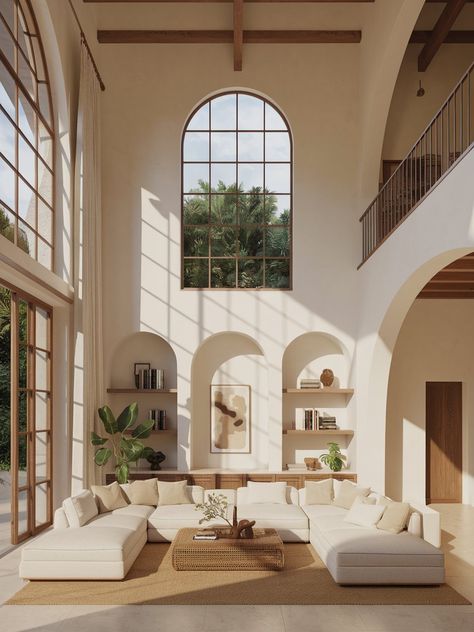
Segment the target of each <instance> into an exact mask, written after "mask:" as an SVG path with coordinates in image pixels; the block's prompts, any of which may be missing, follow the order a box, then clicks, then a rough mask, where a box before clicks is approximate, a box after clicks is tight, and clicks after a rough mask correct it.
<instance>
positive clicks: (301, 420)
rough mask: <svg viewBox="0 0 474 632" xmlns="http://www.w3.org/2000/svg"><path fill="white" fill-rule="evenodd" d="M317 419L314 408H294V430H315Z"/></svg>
mask: <svg viewBox="0 0 474 632" xmlns="http://www.w3.org/2000/svg"><path fill="white" fill-rule="evenodd" d="M318 417H319V413H318V411H317V410H316V408H295V430H316V429H317V427H318Z"/></svg>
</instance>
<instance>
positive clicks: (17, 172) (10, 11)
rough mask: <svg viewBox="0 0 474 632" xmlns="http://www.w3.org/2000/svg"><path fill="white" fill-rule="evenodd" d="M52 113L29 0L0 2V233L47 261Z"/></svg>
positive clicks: (50, 242) (50, 238)
mask: <svg viewBox="0 0 474 632" xmlns="http://www.w3.org/2000/svg"><path fill="white" fill-rule="evenodd" d="M53 139H54V128H53V117H52V105H51V93H50V87H49V80H48V72H47V69H46V62H45V58H44V51H43V46H42V43H41V38H40V34H39V30H38V25H37V23H36V19H35V16H34V13H33V10H32V7H31V3H30V0H3V1H2V2H1V3H0V233H1V234H2V235H4V236H5V237H7V238H8V239H10V240H11V241H12V242H13V243H14V244H16V245H17V246H18V247H19V248H21V249H22V250H24V251H25V252H27V253H28V254H29V255H30V256H31V257H33V258H34V259H36V260H37V261H39V263H41V264H42V265H44V266H45V267H46V268H48V269H52V267H53V233H54V229H53V226H54V221H53V208H54V193H53V192H54V159H53V153H54V152H53Z"/></svg>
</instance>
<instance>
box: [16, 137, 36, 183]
mask: <svg viewBox="0 0 474 632" xmlns="http://www.w3.org/2000/svg"><path fill="white" fill-rule="evenodd" d="M18 170H19V171H20V173H21V175H22V176H23V177H24V178H25V179H26V180H28V182H29V183H30V184H31V186H32V187H34V186H35V173H36V156H35V152H34V150H33V149H32V148H31V146H30V145H29V144H28V143H27V142H26V140H24V138H23V136H19V138H18Z"/></svg>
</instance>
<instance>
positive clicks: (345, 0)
mask: <svg viewBox="0 0 474 632" xmlns="http://www.w3.org/2000/svg"><path fill="white" fill-rule="evenodd" d="M233 1H234V0H83V2H85V3H86V4H142V3H150V4H151V3H155V4H158V3H163V2H166V3H168V4H182V3H184V2H186V3H197V4H199V3H219V4H220V3H225V2H228V3H230V2H233ZM470 1H472V2H474V0H470ZM245 2H252V3H263V2H265V3H280V4H285V3H286V4H296V3H298V4H300V3H308V4H310V3H312V4H318V3H319V4H323V3H324V4H369V3H373V2H375V0H245Z"/></svg>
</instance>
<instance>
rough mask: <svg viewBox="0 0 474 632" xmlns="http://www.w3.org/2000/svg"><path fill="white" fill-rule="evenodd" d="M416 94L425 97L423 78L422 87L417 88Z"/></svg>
mask: <svg viewBox="0 0 474 632" xmlns="http://www.w3.org/2000/svg"><path fill="white" fill-rule="evenodd" d="M416 96H417V97H424V96H425V89H424V88H423V86H422V85H421V79H420V87H419V88H418V90H417V93H416Z"/></svg>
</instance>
